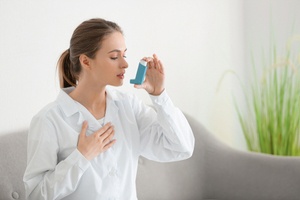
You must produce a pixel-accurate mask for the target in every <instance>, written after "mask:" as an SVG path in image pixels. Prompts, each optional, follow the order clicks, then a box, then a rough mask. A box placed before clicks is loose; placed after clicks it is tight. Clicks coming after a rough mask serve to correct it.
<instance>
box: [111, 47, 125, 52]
mask: <svg viewBox="0 0 300 200" xmlns="http://www.w3.org/2000/svg"><path fill="white" fill-rule="evenodd" d="M125 51H127V48H126V49H125V50H124V52H125ZM112 52H118V53H119V52H122V51H121V50H119V49H114V50H111V51H110V52H108V53H112Z"/></svg>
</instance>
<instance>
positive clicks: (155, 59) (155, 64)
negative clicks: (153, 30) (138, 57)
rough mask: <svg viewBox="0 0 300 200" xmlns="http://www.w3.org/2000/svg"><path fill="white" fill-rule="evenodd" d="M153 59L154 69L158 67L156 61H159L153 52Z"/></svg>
mask: <svg viewBox="0 0 300 200" xmlns="http://www.w3.org/2000/svg"><path fill="white" fill-rule="evenodd" d="M153 58H154V59H153V61H154V66H155V69H157V68H158V61H159V59H158V57H157V55H156V54H153Z"/></svg>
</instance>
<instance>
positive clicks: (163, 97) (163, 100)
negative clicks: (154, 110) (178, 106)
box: [150, 89, 172, 106]
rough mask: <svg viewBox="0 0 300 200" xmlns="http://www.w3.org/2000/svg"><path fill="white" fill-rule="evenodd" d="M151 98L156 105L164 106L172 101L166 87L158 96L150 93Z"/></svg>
mask: <svg viewBox="0 0 300 200" xmlns="http://www.w3.org/2000/svg"><path fill="white" fill-rule="evenodd" d="M150 98H151V100H152V102H153V104H155V105H159V106H163V105H166V104H168V103H171V104H172V102H171V99H170V97H169V95H168V93H167V91H166V89H165V90H164V91H163V92H162V93H161V94H160V95H158V96H154V95H150Z"/></svg>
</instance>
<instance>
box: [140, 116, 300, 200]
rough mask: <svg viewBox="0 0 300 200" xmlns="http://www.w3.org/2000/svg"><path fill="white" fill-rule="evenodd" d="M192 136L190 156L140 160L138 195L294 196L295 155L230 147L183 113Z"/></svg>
mask: <svg viewBox="0 0 300 200" xmlns="http://www.w3.org/2000/svg"><path fill="white" fill-rule="evenodd" d="M186 117H187V119H188V121H189V123H190V125H191V127H192V129H193V132H194V135H195V139H196V146H195V151H194V154H193V156H192V158H190V159H188V160H186V161H181V162H178V163H168V164H160V163H155V162H152V161H149V160H146V159H145V158H142V159H141V164H140V165H139V171H138V177H137V189H138V196H139V199H142V200H171V199H172V200H299V199H300V158H299V157H279V156H271V155H265V154H259V153H251V152H244V151H239V150H236V149H233V148H231V147H229V146H227V145H225V144H224V143H223V142H221V141H220V140H218V139H217V138H216V137H215V136H214V135H212V134H211V133H210V132H208V131H207V130H206V129H205V128H204V127H203V126H202V125H201V124H200V123H199V122H198V121H196V120H195V119H193V118H192V117H190V116H188V115H186Z"/></svg>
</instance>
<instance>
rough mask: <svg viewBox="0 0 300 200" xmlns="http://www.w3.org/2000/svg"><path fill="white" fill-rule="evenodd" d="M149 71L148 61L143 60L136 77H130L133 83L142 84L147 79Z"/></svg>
mask: <svg viewBox="0 0 300 200" xmlns="http://www.w3.org/2000/svg"><path fill="white" fill-rule="evenodd" d="M146 72H147V62H146V61H144V60H141V61H140V62H139V66H138V69H137V72H136V76H135V79H130V83H131V84H136V85H141V84H142V83H143V82H144V80H145V75H146Z"/></svg>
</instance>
